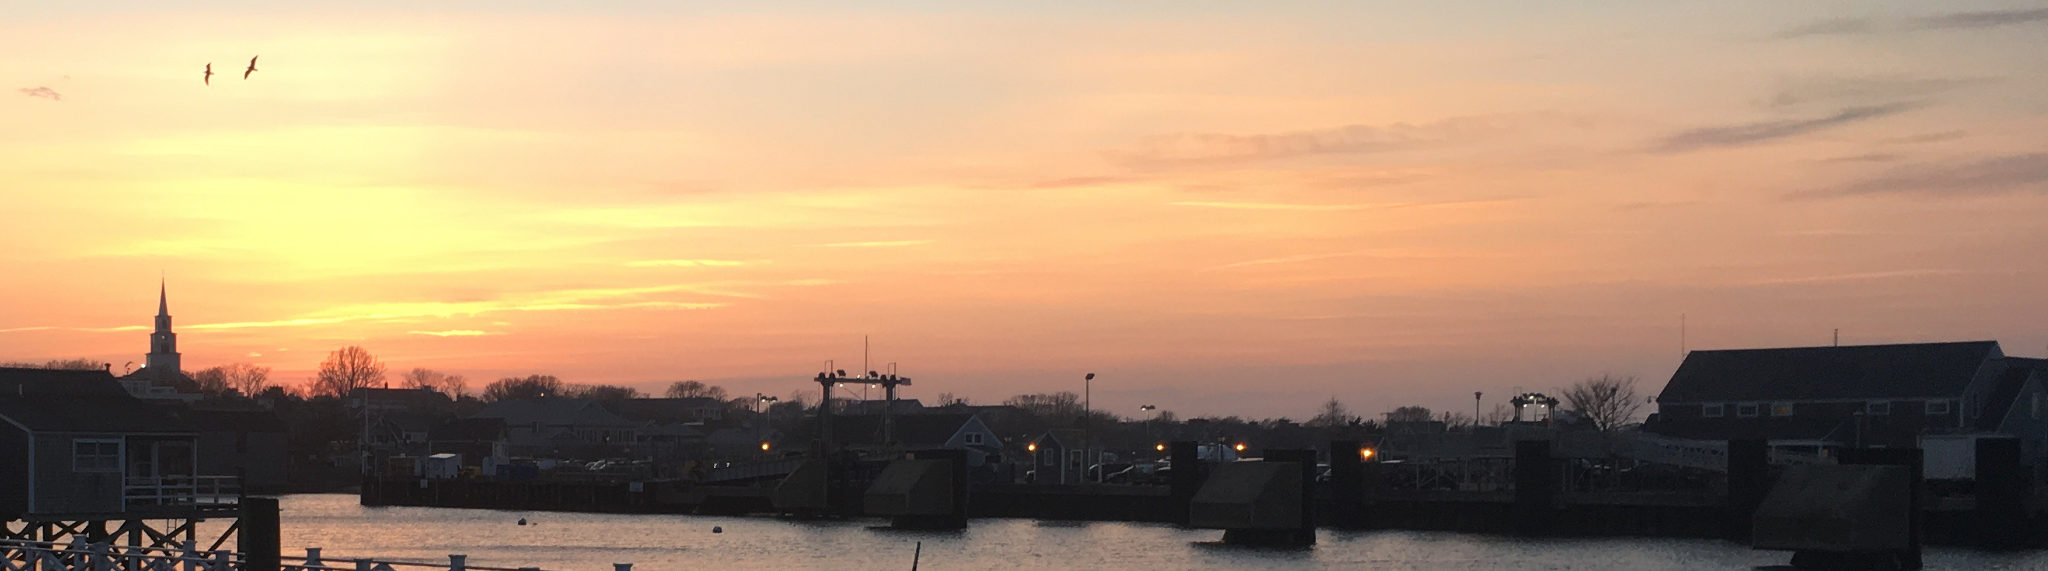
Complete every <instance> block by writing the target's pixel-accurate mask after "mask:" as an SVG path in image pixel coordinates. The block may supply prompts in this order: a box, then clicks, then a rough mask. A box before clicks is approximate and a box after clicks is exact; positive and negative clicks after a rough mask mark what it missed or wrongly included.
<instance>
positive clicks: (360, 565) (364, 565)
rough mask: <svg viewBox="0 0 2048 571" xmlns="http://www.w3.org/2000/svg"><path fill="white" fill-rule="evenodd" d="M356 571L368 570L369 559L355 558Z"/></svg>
mask: <svg viewBox="0 0 2048 571" xmlns="http://www.w3.org/2000/svg"><path fill="white" fill-rule="evenodd" d="M356 571H370V560H368V559H357V560H356Z"/></svg>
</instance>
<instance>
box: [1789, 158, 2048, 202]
mask: <svg viewBox="0 0 2048 571" xmlns="http://www.w3.org/2000/svg"><path fill="white" fill-rule="evenodd" d="M2004 192H2038V193H2048V153H2030V154H2021V155H2006V156H2000V157H1992V158H1988V159H1982V160H1977V161H1971V162H1967V163H1960V164H1919V165H1907V166H1901V167H1895V168H1892V169H1888V170H1886V171H1885V172H1884V173H1883V174H1882V175H1879V176H1877V177H1873V178H1869V179H1865V180H1862V181H1858V182H1854V183H1850V184H1848V185H1845V186H1842V187H1840V188H1836V189H1831V190H1825V191H1819V192H1812V193H1803V194H1800V195H1795V196H1852V195H1878V194H1921V195H1929V196H1950V195H1958V194H1996V193H2004Z"/></svg>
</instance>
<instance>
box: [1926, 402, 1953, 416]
mask: <svg viewBox="0 0 2048 571" xmlns="http://www.w3.org/2000/svg"><path fill="white" fill-rule="evenodd" d="M1927 414H1948V401H1945V400H1931V401H1927Z"/></svg>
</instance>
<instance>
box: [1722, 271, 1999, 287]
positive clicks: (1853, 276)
mask: <svg viewBox="0 0 2048 571" xmlns="http://www.w3.org/2000/svg"><path fill="white" fill-rule="evenodd" d="M1966 273H1969V272H1965V271H1962V270H1947V269H1918V270H1890V271H1882V272H1855V273H1846V274H1827V275H1818V276H1799V277H1790V278H1770V279H1762V280H1755V281H1751V282H1747V283H1746V284H1744V285H1752V286H1771V285H1800V284H1816V283H1833V282H1851V281H1870V280H1888V279H1900V278H1924V277H1934V276H1951V275H1958V274H1966Z"/></svg>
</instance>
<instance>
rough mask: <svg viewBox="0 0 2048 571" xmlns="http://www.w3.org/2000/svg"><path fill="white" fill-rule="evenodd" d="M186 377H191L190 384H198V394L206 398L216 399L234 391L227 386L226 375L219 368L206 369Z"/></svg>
mask: <svg viewBox="0 0 2048 571" xmlns="http://www.w3.org/2000/svg"><path fill="white" fill-rule="evenodd" d="M188 376H190V377H192V382H195V383H199V393H200V394H203V395H206V396H210V397H217V396H221V395H224V394H228V391H230V390H234V387H232V386H230V385H228V375H227V373H226V372H224V371H222V370H221V368H220V367H207V368H205V369H200V370H199V372H197V373H192V374H191V375H188Z"/></svg>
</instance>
